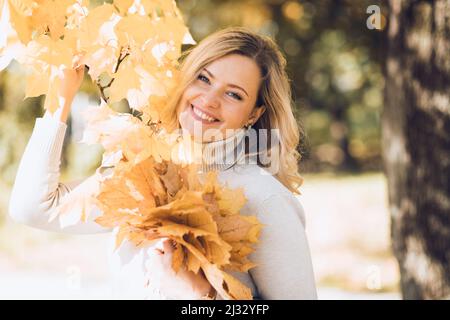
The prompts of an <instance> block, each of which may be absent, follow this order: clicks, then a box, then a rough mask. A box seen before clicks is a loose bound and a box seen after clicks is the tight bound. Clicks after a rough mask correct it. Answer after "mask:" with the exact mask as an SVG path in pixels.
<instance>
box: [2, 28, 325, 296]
mask: <svg viewBox="0 0 450 320" xmlns="http://www.w3.org/2000/svg"><path fill="white" fill-rule="evenodd" d="M183 58H184V59H183V61H182V63H181V64H180V71H181V72H180V79H179V85H178V86H177V87H176V88H175V90H174V92H173V94H172V95H171V97H170V101H169V103H168V105H167V106H166V107H165V109H164V110H163V114H162V115H161V116H162V117H161V119H162V125H164V126H165V127H166V129H168V131H169V132H172V131H173V130H178V129H182V130H185V131H187V132H188V133H189V134H190V136H191V137H192V141H193V143H194V144H197V145H198V146H199V147H200V148H201V150H202V151H203V155H204V156H203V158H202V159H201V160H202V163H201V170H200V171H199V172H198V174H199V176H204V175H205V174H206V173H207V172H209V171H212V170H217V171H219V174H218V179H219V181H220V182H222V183H223V184H227V185H228V186H229V187H230V188H233V189H234V188H242V189H243V190H244V192H245V197H246V199H247V202H246V204H245V206H244V207H243V208H242V210H241V214H242V215H256V216H257V218H258V220H259V221H260V222H261V223H262V224H263V225H264V228H263V230H262V232H261V234H260V237H259V240H260V241H259V243H258V245H257V246H256V250H255V251H254V252H252V253H251V254H250V255H249V258H250V260H251V261H252V262H254V263H255V264H256V266H255V267H253V268H251V269H250V270H249V271H248V272H245V273H244V272H230V273H232V274H233V275H234V276H235V277H236V278H238V279H239V280H241V281H242V282H243V283H244V284H245V285H246V286H247V287H248V288H250V289H251V292H252V296H253V297H254V298H259V299H316V297H317V295H316V287H315V282H314V273H313V270H312V263H311V257H310V252H309V246H308V241H307V238H306V233H305V215H304V211H303V207H302V205H301V204H300V202H299V201H298V200H297V198H296V197H295V196H294V194H298V193H299V191H298V187H299V186H300V185H301V183H302V178H301V176H300V175H299V172H298V160H299V158H300V156H299V153H298V152H297V151H296V147H297V145H298V143H299V139H300V130H299V127H298V125H297V122H296V119H295V118H294V115H293V112H292V101H291V91H290V86H289V80H288V78H287V75H286V72H285V66H286V60H285V58H284V57H283V55H282V54H281V52H280V51H279V49H278V47H277V45H276V44H275V43H274V42H273V40H271V39H270V38H268V37H264V36H261V35H258V34H256V33H254V32H252V31H250V30H247V29H244V28H239V27H234V28H227V29H224V30H220V31H218V32H216V33H214V34H212V35H210V36H208V37H207V38H205V39H204V40H203V41H201V42H200V43H199V44H198V45H197V46H195V47H194V48H192V49H191V50H188V51H186V52H185V53H184V56H183ZM71 74H72V76H71V77H67V78H66V79H63V80H62V81H68V82H69V83H68V84H67V86H66V87H67V88H72V90H70V92H66V93H65V95H66V96H65V97H63V98H64V101H67V103H66V104H65V105H64V107H63V109H62V110H59V111H58V112H56V113H55V114H54V115H51V114H49V113H48V112H47V113H46V114H45V115H44V117H42V118H38V119H36V124H35V127H34V130H33V134H32V136H31V138H30V141H29V142H28V145H27V147H26V150H25V153H24V155H23V156H22V159H21V162H20V165H19V169H18V172H17V176H16V180H15V183H14V187H13V190H12V194H11V200H10V205H9V213H10V215H11V216H12V218H13V219H15V220H16V221H18V222H21V223H25V224H28V225H30V226H33V227H36V228H41V229H45V230H52V231H61V232H70V233H96V232H111V231H113V230H110V229H105V228H102V227H100V226H99V225H97V224H96V223H95V222H94V221H93V219H95V218H96V217H97V215H95V214H92V215H90V216H89V220H88V221H87V222H79V223H77V224H76V225H72V226H70V227H67V228H65V229H61V228H60V226H59V224H58V223H57V221H56V220H54V221H52V222H51V223H49V222H48V219H47V217H48V214H49V213H50V212H51V211H52V209H53V208H55V207H57V206H58V204H59V203H60V202H61V199H62V197H63V196H65V195H66V194H68V193H70V192H75V190H77V188H79V187H80V186H81V185H83V183H82V184H81V185H80V182H71V183H61V182H59V175H60V171H59V170H60V157H61V149H62V145H63V141H64V135H65V132H66V129H67V125H66V123H65V120H66V117H65V115H66V114H68V112H67V110H68V109H69V108H70V102H71V101H72V99H73V95H74V94H75V92H76V90H77V89H78V87H79V83H80V82H81V81H79V78H80V77H82V75H83V74H82V71H79V72H72V73H71ZM251 126H253V128H254V129H256V131H258V135H256V137H257V140H258V141H256V144H255V145H256V152H252V150H250V148H247V145H246V143H245V142H246V141H247V138H250V137H251V131H253V130H250V128H251ZM198 127H200V130H197V128H198ZM230 130H232V134H229V132H230ZM272 130H275V132H277V135H278V139H279V142H278V143H273V144H272V142H273V140H272V139H270V137H269V139H268V140H267V141H270V142H271V143H269V144H268V145H265V144H264V143H260V141H259V139H260V135H259V132H260V131H265V132H267V133H268V135H269V136H270V135H272V132H273V131H272ZM210 132H212V134H210ZM221 135H222V137H225V138H222V139H220V136H221ZM249 140H251V139H249ZM263 153H266V154H271V157H269V158H270V161H273V162H276V164H277V165H276V166H274V167H275V168H277V171H276V172H269V171H268V170H266V169H265V168H264V166H263V163H262V161H261V159H260V157H259V156H260V155H262V154H263ZM255 156H256V157H255ZM230 158H231V159H232V161H229V160H230ZM243 160H245V161H243ZM247 160H249V161H247ZM88 182H89V178H88V179H87V180H86V183H88ZM91 219H92V220H91ZM111 239H112V243H113V242H114V239H115V235H114V232H113V236H112V238H111ZM160 245H161V248H163V250H161V249H158V248H150V249H149V248H136V247H135V246H134V245H132V244H131V243H129V242H127V241H123V243H122V244H121V245H120V246H119V248H117V250H115V251H114V250H111V252H110V259H111V260H110V262H111V266H112V270H113V272H114V276H115V277H114V279H115V289H116V292H117V293H118V294H119V297H121V298H124V297H125V298H130V297H132V298H139V299H142V298H146V297H147V298H148V296H147V294H148V290H146V289H144V288H143V283H144V282H148V281H149V284H150V287H152V289H153V290H154V292H155V293H156V294H155V295H154V296H152V297H151V298H165V299H180V298H184V299H201V298H202V297H203V296H205V295H206V294H208V293H211V292H210V290H211V288H210V286H209V284H208V282H207V281H206V280H205V278H204V275H203V274H202V273H201V272H200V273H198V274H195V275H194V274H193V273H192V272H191V271H186V272H181V273H180V272H179V273H174V272H173V270H171V267H170V261H171V254H172V251H171V249H170V246H169V245H168V244H167V243H162V244H160ZM113 247H114V245H112V246H111V248H113ZM243 250H248V248H243ZM149 255H151V257H152V258H151V259H150V260H151V261H152V263H151V265H148V266H145V265H144V261H148V260H149V259H148V256H149ZM147 267H148V268H149V269H150V270H149V271H150V280H149V278H148V277H147V271H148V270H146V268H147ZM217 298H218V299H221V298H222V297H220V295H218V296H217Z"/></svg>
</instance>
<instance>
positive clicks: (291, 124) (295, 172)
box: [161, 27, 303, 194]
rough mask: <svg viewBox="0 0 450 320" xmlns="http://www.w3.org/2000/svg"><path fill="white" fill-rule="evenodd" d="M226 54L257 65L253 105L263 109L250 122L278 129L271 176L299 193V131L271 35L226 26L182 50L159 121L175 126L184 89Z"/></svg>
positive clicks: (257, 126)
mask: <svg viewBox="0 0 450 320" xmlns="http://www.w3.org/2000/svg"><path fill="white" fill-rule="evenodd" d="M229 54H241V55H243V56H246V57H249V58H252V59H253V60H254V61H255V62H256V64H257V65H258V66H259V68H260V70H261V74H262V75H263V77H262V81H261V85H260V88H259V92H258V99H257V101H256V105H255V107H260V106H262V105H264V106H266V110H265V112H264V113H263V114H262V116H261V117H260V118H259V119H258V120H257V121H256V122H255V123H254V124H253V128H254V129H256V130H258V129H267V131H268V133H269V135H270V129H278V130H279V131H278V132H279V137H278V139H279V155H278V159H279V160H278V161H279V164H278V170H277V173H276V174H275V177H276V178H277V179H278V180H279V181H280V182H281V183H282V184H283V185H284V186H285V187H287V188H288V189H289V190H290V191H291V192H293V193H295V194H300V192H299V190H298V188H299V187H300V186H301V185H302V183H303V178H302V177H301V175H300V174H299V168H298V162H299V161H300V158H301V155H300V153H299V152H298V151H297V146H298V145H299V143H300V137H301V133H302V132H303V131H302V130H301V128H300V126H299V125H298V123H297V121H296V119H295V116H294V114H293V112H292V106H293V101H292V97H291V87H290V80H289V78H288V76H287V73H286V71H285V67H286V59H285V58H284V56H283V54H282V53H281V51H280V49H279V48H278V46H277V44H276V43H275V42H274V41H273V40H272V39H271V38H269V37H266V36H262V35H258V34H256V33H254V32H252V31H250V30H248V29H246V28H244V27H229V28H225V29H222V30H219V31H216V32H215V33H213V34H211V35H209V36H208V37H206V38H204V39H203V40H202V41H200V42H199V43H198V44H197V45H195V46H193V47H191V48H189V49H188V50H186V51H184V52H183V53H182V54H181V56H180V64H179V69H178V70H179V71H180V72H179V75H178V77H179V79H177V80H178V81H177V86H176V88H174V89H173V91H172V92H171V95H170V97H169V99H168V105H166V107H165V108H164V110H162V113H161V120H162V122H163V123H164V124H165V126H166V128H167V129H168V131H169V132H171V131H172V130H175V129H178V128H179V126H180V124H179V122H178V119H177V107H178V105H179V102H180V100H181V98H182V96H183V93H184V91H185V89H186V88H187V87H188V86H189V85H190V84H191V83H192V82H193V81H194V80H195V79H196V78H197V77H198V75H199V73H200V71H201V70H202V69H203V68H204V67H205V66H207V65H208V64H209V63H211V62H213V61H214V60H216V59H219V58H221V57H224V56H226V55H229ZM269 140H270V139H269ZM258 146H259V143H258ZM258 151H259V150H258ZM258 165H260V162H259V161H258Z"/></svg>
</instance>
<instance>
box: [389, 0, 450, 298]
mask: <svg viewBox="0 0 450 320" xmlns="http://www.w3.org/2000/svg"><path fill="white" fill-rule="evenodd" d="M389 6H390V8H389V15H390V16H389V27H388V32H387V37H388V39H387V41H388V53H387V59H386V65H385V66H384V67H385V70H384V71H385V76H386V87H385V105H384V110H383V115H382V126H383V129H382V132H383V149H384V150H383V157H384V168H385V173H386V175H387V179H388V190H389V203H390V212H391V232H392V241H393V250H394V254H395V256H396V258H397V260H398V262H399V267H400V275H401V280H400V281H401V290H402V294H403V297H404V298H405V299H445V298H447V299H449V298H450V264H449V261H450V0H436V1H418V0H416V1H413V0H390V1H389Z"/></svg>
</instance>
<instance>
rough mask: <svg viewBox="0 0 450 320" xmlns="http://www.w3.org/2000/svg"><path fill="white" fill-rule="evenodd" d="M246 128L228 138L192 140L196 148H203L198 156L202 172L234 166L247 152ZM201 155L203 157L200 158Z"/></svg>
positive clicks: (236, 131)
mask: <svg viewBox="0 0 450 320" xmlns="http://www.w3.org/2000/svg"><path fill="white" fill-rule="evenodd" d="M245 134H246V130H245V129H238V130H235V131H234V132H233V133H232V134H231V135H228V136H227V138H225V139H223V140H218V141H211V142H196V141H192V142H193V145H194V148H197V149H194V150H201V154H199V157H198V158H197V162H196V163H198V164H199V168H200V170H201V171H202V172H208V171H213V170H217V171H224V170H227V169H229V168H230V167H232V166H233V165H234V164H235V163H236V162H238V160H239V159H241V158H242V157H243V156H244V154H245V147H244V137H245ZM200 157H201V158H200Z"/></svg>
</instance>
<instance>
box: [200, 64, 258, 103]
mask: <svg viewBox="0 0 450 320" xmlns="http://www.w3.org/2000/svg"><path fill="white" fill-rule="evenodd" d="M203 70H205V71H206V72H207V73H208V74H209V76H210V77H211V78H213V79H215V77H214V75H213V74H212V73H211V72H210V71H209V70H208V69H206V68H203ZM228 85H229V86H230V87H233V88H238V89H241V90H242V91H244V92H245V94H246V95H247V97H248V96H249V95H248V93H247V91H245V90H244V88H242V87H239V86H238V85H235V84H232V83H228Z"/></svg>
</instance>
